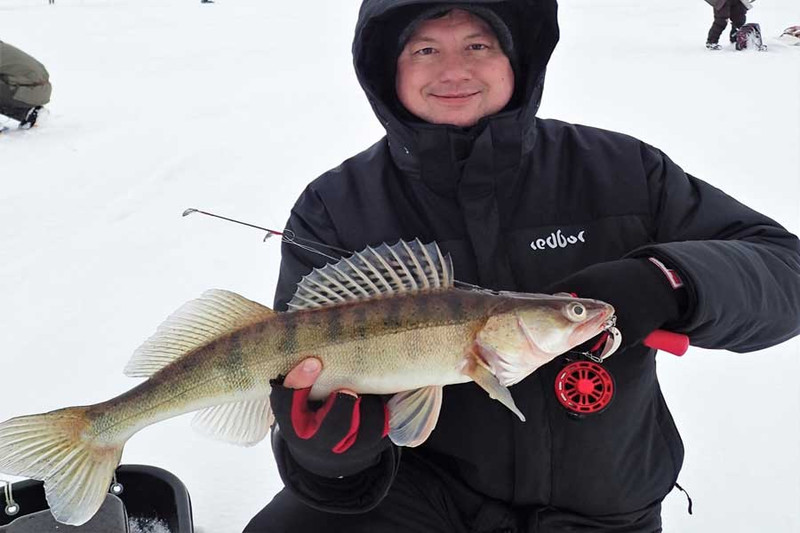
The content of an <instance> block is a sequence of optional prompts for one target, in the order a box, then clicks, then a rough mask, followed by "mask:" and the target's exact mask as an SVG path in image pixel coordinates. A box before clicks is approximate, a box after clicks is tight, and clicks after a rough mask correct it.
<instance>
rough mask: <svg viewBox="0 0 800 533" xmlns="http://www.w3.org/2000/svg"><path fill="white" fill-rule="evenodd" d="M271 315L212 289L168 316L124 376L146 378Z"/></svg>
mask: <svg viewBox="0 0 800 533" xmlns="http://www.w3.org/2000/svg"><path fill="white" fill-rule="evenodd" d="M273 313H274V311H272V310H271V309H270V308H268V307H265V306H263V305H261V304H259V303H256V302H253V301H251V300H248V299H247V298H244V297H242V296H239V295H238V294H236V293H234V292H230V291H225V290H222V289H211V290H208V291H206V292H204V293H203V295H202V296H200V298H198V299H196V300H191V301H189V302H186V303H185V304H183V306H181V308H180V309H178V310H177V311H175V312H174V313H173V314H172V315H170V316H169V318H167V319H166V320H165V321H164V322H163V323H162V324H161V325H160V326H158V330H156V332H155V333H154V334H153V336H152V337H150V338H149V339H147V340H146V341H145V342H144V344H142V345H141V346H140V347H139V348H138V349H137V350H136V351H135V352H134V353H133V356H132V357H131V360H130V361H129V362H128V364H127V366H126V367H125V375H126V376H131V377H137V378H138V377H149V376H152V375H153V374H155V373H156V372H158V371H159V370H161V369H162V368H164V367H165V366H167V365H168V364H170V363H172V362H173V361H175V360H176V359H179V358H181V357H182V356H183V355H185V354H187V353H189V352H191V351H193V350H195V349H197V348H200V347H201V346H205V345H206V344H208V343H209V342H211V341H212V340H214V339H216V338H217V337H219V336H220V335H222V334H224V333H227V332H229V331H232V330H235V329H238V328H241V327H243V326H246V325H248V324H252V323H254V322H258V321H259V320H263V319H265V318H266V317H268V316H270V315H272V314H273Z"/></svg>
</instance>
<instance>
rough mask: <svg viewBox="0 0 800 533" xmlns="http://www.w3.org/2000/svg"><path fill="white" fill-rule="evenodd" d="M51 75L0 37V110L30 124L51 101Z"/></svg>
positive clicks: (26, 126)
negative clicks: (0, 39)
mask: <svg viewBox="0 0 800 533" xmlns="http://www.w3.org/2000/svg"><path fill="white" fill-rule="evenodd" d="M52 90H53V87H52V86H51V85H50V75H49V74H48V72H47V69H46V68H44V65H42V64H41V63H40V62H39V61H37V60H36V59H34V58H33V57H31V56H29V55H28V54H26V53H25V52H23V51H22V50H20V49H18V48H15V47H13V46H11V45H10V44H8V43H4V42H3V41H0V114H2V115H5V116H7V117H9V118H13V119H14V120H17V121H19V127H20V128H22V129H27V128H32V127H33V126H34V125H35V124H36V120H37V118H39V112H40V111H41V109H42V106H44V105H45V104H47V103H48V102H49V101H50V93H51V92H52Z"/></svg>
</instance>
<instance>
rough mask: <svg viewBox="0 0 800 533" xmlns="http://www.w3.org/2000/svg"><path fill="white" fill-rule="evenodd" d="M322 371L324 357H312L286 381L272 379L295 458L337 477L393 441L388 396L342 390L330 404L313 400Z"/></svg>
mask: <svg viewBox="0 0 800 533" xmlns="http://www.w3.org/2000/svg"><path fill="white" fill-rule="evenodd" d="M320 371H321V365H320V362H319V360H317V359H315V358H309V359H306V360H305V361H303V362H302V363H300V364H299V365H298V366H297V367H295V369H293V370H292V371H291V372H290V373H289V374H288V375H287V376H286V378H285V379H284V380H282V381H283V382H282V383H281V382H280V381H278V380H275V381H273V382H272V384H271V385H272V392H271V393H270V404H271V405H272V412H273V414H274V415H275V421H276V422H277V423H278V428H279V436H280V437H281V438H283V439H284V441H285V442H286V446H287V448H288V450H289V453H290V454H291V456H292V457H293V458H294V460H295V461H296V462H297V463H298V464H299V465H300V466H302V467H303V468H305V469H306V470H308V471H310V472H312V473H314V474H317V475H319V476H323V477H329V478H336V477H340V476H348V475H352V474H355V473H358V472H361V471H363V470H365V469H367V468H369V467H371V466H373V465H375V464H376V463H377V462H378V461H379V459H380V456H381V452H383V451H384V450H385V449H386V448H388V447H389V446H390V445H391V444H390V442H389V439H388V438H387V437H386V435H387V434H388V432H389V431H388V429H389V428H388V412H387V411H386V407H385V403H384V401H383V398H382V397H380V396H377V395H363V396H358V395H356V394H355V393H353V392H351V391H337V392H334V393H332V394H331V395H330V396H329V397H328V398H327V400H326V401H325V402H324V403H320V402H313V403H314V404H315V405H314V404H312V403H309V402H308V395H309V393H310V392H311V385H313V384H314V382H315V381H316V378H317V376H318V375H319V372H320ZM295 387H296V388H295Z"/></svg>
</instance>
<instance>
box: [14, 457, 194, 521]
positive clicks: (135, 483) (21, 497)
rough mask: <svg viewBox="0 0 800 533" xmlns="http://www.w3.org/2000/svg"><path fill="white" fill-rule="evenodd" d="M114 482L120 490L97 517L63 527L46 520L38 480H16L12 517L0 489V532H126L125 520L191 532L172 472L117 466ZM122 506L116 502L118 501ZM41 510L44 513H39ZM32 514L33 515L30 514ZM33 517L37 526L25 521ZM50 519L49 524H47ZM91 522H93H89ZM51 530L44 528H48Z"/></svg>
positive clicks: (183, 493)
mask: <svg viewBox="0 0 800 533" xmlns="http://www.w3.org/2000/svg"><path fill="white" fill-rule="evenodd" d="M117 482H118V483H120V484H121V485H122V492H120V493H118V494H117V493H116V492H114V493H109V497H107V499H106V502H105V503H104V504H103V506H102V508H101V511H100V512H98V516H97V517H96V518H97V520H95V518H93V519H92V520H90V521H89V522H87V523H86V525H85V526H79V527H74V526H64V525H63V524H57V523H55V522H54V521H52V520H50V519H51V518H52V515H50V512H49V510H48V506H47V501H46V500H45V497H44V487H43V484H42V482H41V481H34V480H28V481H20V482H18V483H14V484H12V485H11V488H12V496H13V500H14V502H15V503H16V504H17V505H18V507H19V511H18V513H16V514H14V515H13V516H9V515H7V514H6V512H4V509H5V508H6V506H7V501H6V499H5V495H4V494H3V492H2V490H1V489H0V533H5V532H6V531H8V532H9V533H14V530H15V529H19V530H20V531H25V532H27V531H29V530H30V531H36V532H37V533H38V532H41V533H49V532H50V531H65V532H67V531H69V532H72V531H74V532H75V533H82V532H83V531H87V532H92V533H94V532H95V531H102V532H103V533H128V519H129V518H130V519H131V520H137V519H143V520H161V521H163V522H164V523H165V524H166V525H167V527H168V528H169V531H170V533H193V532H194V526H193V524H192V503H191V501H190V499H189V492H188V491H187V490H186V486H185V485H184V484H183V483H182V482H181V480H180V479H178V478H177V477H176V476H175V475H173V474H171V473H169V472H167V471H166V470H164V469H162V468H157V467H154V466H147V465H121V466H120V467H119V468H118V469H117ZM117 498H119V500H121V501H122V504H123V505H120V503H119V501H118V500H117ZM42 511H45V512H42ZM33 515H37V516H36V517H34V516H33ZM35 518H38V519H39V520H40V521H39V522H37V523H38V524H39V525H38V528H37V527H35V526H34V527H31V526H29V525H27V524H26V521H28V522H32V521H33V520H34V519H35ZM50 522H52V524H53V525H52V526H51V525H50ZM100 523H103V524H112V523H113V524H119V527H117V529H113V530H112V529H109V527H110V526H108V525H102V526H101V525H100ZM93 524H94V525H93ZM51 527H52V529H48V528H51ZM56 528H57V529H56Z"/></svg>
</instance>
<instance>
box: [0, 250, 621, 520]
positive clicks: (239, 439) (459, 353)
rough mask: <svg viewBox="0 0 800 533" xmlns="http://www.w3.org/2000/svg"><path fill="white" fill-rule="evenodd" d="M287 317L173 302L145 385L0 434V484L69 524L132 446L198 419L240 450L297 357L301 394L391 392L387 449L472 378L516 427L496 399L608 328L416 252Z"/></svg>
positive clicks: (221, 298) (357, 271) (309, 298)
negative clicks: (305, 366) (22, 487)
mask: <svg viewBox="0 0 800 533" xmlns="http://www.w3.org/2000/svg"><path fill="white" fill-rule="evenodd" d="M289 307H290V311H289V312H286V313H275V312H273V311H272V310H271V309H269V308H267V307H265V306H263V305H261V304H258V303H256V302H252V301H250V300H247V299H245V298H243V297H241V296H239V295H237V294H234V293H232V292H228V291H223V290H210V291H207V292H206V293H204V294H203V295H202V296H201V297H200V298H199V299H197V300H193V301H190V302H188V303H186V304H184V306H183V307H181V308H180V309H179V310H178V311H176V312H175V313H174V314H172V315H171V316H170V317H169V318H167V320H166V321H165V322H164V323H163V324H162V325H161V326H159V328H158V330H157V331H156V333H155V334H154V335H153V336H152V337H150V338H149V339H148V340H147V341H145V343H144V344H143V345H142V346H141V347H140V348H139V349H138V350H137V351H136V352H135V353H134V354H133V357H132V359H131V360H130V362H129V363H128V365H127V367H126V368H125V373H126V374H127V375H129V376H133V377H146V378H148V379H147V380H146V381H144V382H142V383H141V384H139V385H138V386H136V387H134V388H132V389H131V390H129V391H127V392H125V393H123V394H121V395H120V396H117V397H116V398H112V399H110V400H108V401H105V402H102V403H99V404H95V405H90V406H84V407H68V408H65V409H60V410H57V411H52V412H49V413H45V414H40V415H31V416H22V417H18V418H12V419H10V420H8V421H6V422H3V423H2V424H0V472H4V473H7V474H12V475H18V476H25V477H29V478H34V479H40V480H43V481H44V488H45V493H46V496H47V501H48V503H49V505H50V509H51V510H52V512H53V515H54V516H55V518H56V519H57V520H58V521H59V522H63V523H66V524H72V525H80V524H83V523H85V522H86V521H88V520H89V519H90V518H91V517H92V516H93V515H94V513H95V512H96V511H97V510H98V508H99V507H100V505H101V504H102V502H103V500H104V498H105V495H106V492H107V490H108V487H109V484H110V482H111V479H112V476H113V474H114V470H115V469H116V467H117V465H118V464H119V461H120V458H121V455H122V449H123V446H124V444H125V442H126V441H127V440H128V439H129V438H130V437H131V436H132V435H133V434H134V433H136V432H137V431H139V430H140V429H142V428H144V427H146V426H148V425H150V424H153V423H155V422H159V421H161V420H164V419H167V418H170V417H174V416H177V415H180V414H183V413H187V412H190V411H198V410H199V411H200V412H199V413H198V414H197V415H196V417H195V419H194V421H193V425H194V426H195V428H197V429H199V430H201V431H203V432H205V433H207V434H209V435H211V436H214V437H217V438H221V439H223V440H227V441H230V442H233V443H237V444H241V445H251V444H255V443H256V442H258V441H260V440H261V439H263V438H264V436H265V435H266V434H267V432H268V431H269V426H270V424H271V423H272V421H273V418H272V416H271V412H270V407H269V392H270V380H272V379H275V378H277V377H278V376H279V375H281V374H286V373H287V372H288V371H289V370H290V369H291V368H293V367H294V366H295V365H296V364H297V363H298V362H299V361H301V360H302V359H304V358H306V357H308V356H312V355H313V356H316V357H318V358H319V359H320V360H321V361H322V365H323V368H322V373H321V374H320V376H319V379H318V381H317V382H316V383H315V385H314V387H313V389H312V391H311V394H310V397H311V398H312V399H322V398H325V397H326V396H327V395H328V394H329V393H330V392H332V391H334V390H337V389H341V388H347V389H351V390H353V391H355V392H358V393H363V394H387V395H389V394H392V395H393V396H392V397H391V399H390V400H389V401H388V410H389V416H390V421H389V426H390V431H389V437H390V438H391V440H392V441H393V442H394V443H396V444H397V445H400V446H418V445H419V444H421V443H423V442H424V441H425V440H426V439H427V438H428V436H429V435H430V433H431V432H432V431H433V429H434V427H435V425H436V421H437V419H438V416H439V410H440V407H441V403H442V394H443V392H442V387H443V386H444V385H451V384H456V383H465V382H468V381H470V380H472V381H474V382H475V383H477V384H478V385H479V386H481V387H482V388H484V389H485V390H486V391H487V392H488V393H489V396H490V397H491V398H494V399H496V400H499V401H500V402H502V403H503V405H505V406H506V407H508V408H509V409H510V410H511V411H513V412H514V413H515V414H516V415H517V416H518V417H519V418H520V420H522V421H524V420H525V418H524V416H523V415H522V413H520V411H519V410H518V409H517V407H516V405H515V404H514V399H513V398H512V396H511V393H510V392H509V390H508V389H507V388H506V387H508V386H510V385H513V384H515V383H517V382H519V381H520V380H522V379H523V378H525V377H526V376H528V375H529V374H531V373H532V372H533V371H534V370H536V369H537V368H539V367H540V366H542V365H543V364H546V363H547V362H549V361H551V360H552V359H553V358H555V357H557V356H558V355H560V354H562V353H564V352H566V351H568V350H570V349H571V348H573V347H575V346H577V345H579V344H581V343H583V342H585V341H587V340H589V339H591V338H592V337H594V336H596V335H598V334H599V333H601V332H602V331H604V330H605V329H608V328H609V327H611V326H612V324H613V315H614V309H613V307H611V306H610V305H608V304H606V303H603V302H599V301H595V300H588V299H578V298H572V297H569V296H567V295H556V296H550V295H541V294H525V293H513V292H495V291H489V290H485V289H481V288H479V287H474V286H470V285H465V284H460V283H458V282H455V281H454V280H453V267H452V262H451V260H450V256H449V255H448V256H443V255H442V253H441V251H440V250H439V247H438V246H437V245H436V244H435V243H431V244H427V245H423V244H422V243H420V242H419V240H417V241H414V242H403V241H400V242H398V243H397V244H396V245H394V246H391V247H390V246H388V245H386V244H384V245H381V246H380V247H378V248H367V249H366V250H364V251H362V252H359V253H356V254H354V255H352V256H350V257H346V258H344V259H341V260H340V261H339V262H338V263H335V264H328V265H326V266H325V267H323V268H320V269H316V270H314V271H313V272H312V273H310V274H309V275H308V276H306V277H305V278H303V279H302V280H301V282H300V283H299V284H298V288H297V291H296V293H295V295H294V297H293V299H292V301H291V302H290V303H289Z"/></svg>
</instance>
